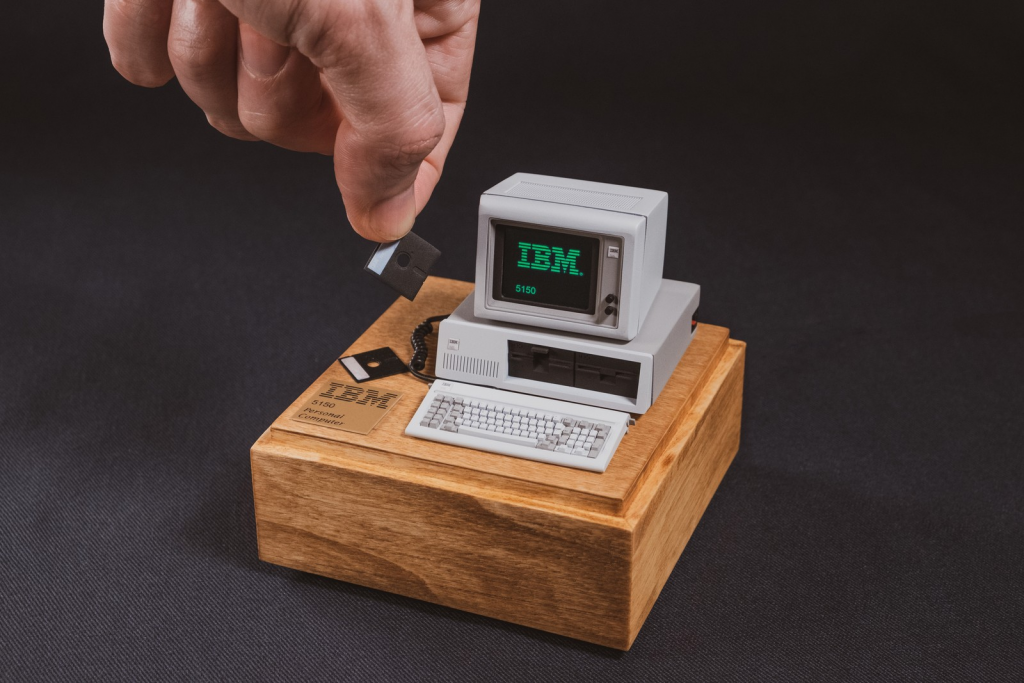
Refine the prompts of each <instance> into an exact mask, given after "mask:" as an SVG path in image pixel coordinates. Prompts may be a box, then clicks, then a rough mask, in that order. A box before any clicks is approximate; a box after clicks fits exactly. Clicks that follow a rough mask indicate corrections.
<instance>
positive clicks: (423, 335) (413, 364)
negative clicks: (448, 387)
mask: <svg viewBox="0 0 1024 683" xmlns="http://www.w3.org/2000/svg"><path fill="white" fill-rule="evenodd" d="M447 317H448V316H447V315H435V316H433V317H432V318H427V319H426V320H424V321H423V322H421V323H420V324H419V325H417V326H416V329H414V330H413V331H412V335H411V336H410V337H409V343H410V344H412V358H410V359H409V372H411V373H412V374H413V377H416V378H417V379H421V380H423V381H424V382H427V383H428V384H429V383H431V382H433V381H434V380H436V379H437V377H434V376H432V375H428V374H426V373H424V372H421V370H423V368H425V367H426V366H427V355H428V354H429V353H430V348H429V347H428V346H427V336H428V335H430V334H433V333H434V323H439V322H441V321H442V320H444V319H445V318H447Z"/></svg>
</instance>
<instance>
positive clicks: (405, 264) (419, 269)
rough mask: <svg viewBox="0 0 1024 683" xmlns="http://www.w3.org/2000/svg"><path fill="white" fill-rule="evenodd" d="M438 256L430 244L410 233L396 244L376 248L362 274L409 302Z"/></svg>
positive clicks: (438, 252)
mask: <svg viewBox="0 0 1024 683" xmlns="http://www.w3.org/2000/svg"><path fill="white" fill-rule="evenodd" d="M440 256H441V252H440V251H438V250H437V249H436V248H435V247H434V246H433V245H432V244H430V243H429V242H427V241H426V240H424V239H423V238H422V237H419V236H418V235H414V234H412V233H411V232H410V233H409V234H407V235H406V236H405V237H403V238H402V239H400V240H398V241H397V242H389V243H387V244H380V245H378V246H377V248H376V249H374V251H373V254H372V255H371V256H370V260H369V261H367V263H366V266H365V267H364V268H363V270H365V271H367V272H368V273H370V274H372V275H373V276H374V277H376V278H377V279H379V280H380V281H381V282H383V283H384V284H386V285H388V286H389V287H391V289H393V290H395V291H396V292H398V293H399V294H401V295H402V296H404V297H405V298H406V299H408V300H409V301H412V300H413V299H415V298H416V294H417V293H418V292H419V291H420V287H422V286H423V283H424V282H425V281H426V279H427V276H428V275H430V269H431V268H432V267H433V266H434V263H435V262H436V261H437V259H438V258H439V257H440Z"/></svg>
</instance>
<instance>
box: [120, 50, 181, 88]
mask: <svg viewBox="0 0 1024 683" xmlns="http://www.w3.org/2000/svg"><path fill="white" fill-rule="evenodd" d="M110 63H111V64H112V65H113V67H114V70H115V71H117V73H119V74H121V76H122V77H123V78H124V79H125V80H126V81H128V82H129V83H131V84H132V85H138V86H141V87H143V88H160V87H162V86H165V85H167V83H169V82H170V80H171V79H172V78H174V70H173V69H172V68H170V66H169V65H167V66H166V68H165V67H164V65H157V66H153V65H149V64H140V63H139V62H137V61H134V60H124V59H120V58H118V57H117V56H116V55H114V54H113V53H111V55H110Z"/></svg>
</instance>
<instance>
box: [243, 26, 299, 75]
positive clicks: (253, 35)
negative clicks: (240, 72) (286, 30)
mask: <svg viewBox="0 0 1024 683" xmlns="http://www.w3.org/2000/svg"><path fill="white" fill-rule="evenodd" d="M238 37H239V40H238V52H239V54H240V56H241V58H242V65H243V66H244V67H245V70H246V71H248V72H249V73H250V74H252V76H253V77H254V78H271V77H273V76H276V75H277V74H278V73H280V71H281V69H283V68H284V63H285V62H287V61H288V55H290V54H291V48H290V47H288V46H287V45H278V44H277V43H275V42H274V41H272V40H271V39H270V38H265V37H263V36H261V35H260V34H259V33H257V32H256V30H255V29H253V28H252V27H251V26H249V25H248V24H239V25H238Z"/></svg>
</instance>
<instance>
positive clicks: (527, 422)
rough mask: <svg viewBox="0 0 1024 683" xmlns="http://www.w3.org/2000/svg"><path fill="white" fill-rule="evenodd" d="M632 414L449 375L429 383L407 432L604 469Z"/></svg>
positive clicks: (528, 456)
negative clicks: (465, 381)
mask: <svg viewBox="0 0 1024 683" xmlns="http://www.w3.org/2000/svg"><path fill="white" fill-rule="evenodd" d="M629 419H630V418H629V415H628V414H626V413H620V412H618V411H615V410H606V409H604V408H594V407H591V406H583V405H579V404H576V403H568V402H566V401H556V400H554V399H550V398H540V397H537V396H528V395H526V394H516V393H513V392H510V391H503V390H501V389H491V388H488V387H478V386H474V385H472V384H460V383H458V382H449V381H446V380H437V381H436V382H434V383H433V384H432V385H431V386H430V390H429V391H428V392H427V395H426V397H424V399H423V402H422V403H421V404H420V407H419V408H418V409H417V410H416V414H415V415H413V417H412V420H411V421H410V422H409V426H408V427H406V428H405V433H406V434H408V435H409V436H416V437H419V438H421V439H429V440H431V441H440V442H442V443H448V444H452V445H454V446H464V447H466V448H475V449H476V450H480V451H489V452H492V453H500V454H502V455H511V456H514V457H517V458H526V459H527V460H539V461H540V462H547V463H551V464H553V465H564V466H565V467H575V468H578V469H581V470H591V471H593V472H604V471H605V469H606V468H607V467H608V463H609V461H611V459H612V455H614V454H615V449H616V448H618V446H619V441H621V440H622V437H623V436H624V435H625V434H626V431H627V430H628V429H629Z"/></svg>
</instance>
